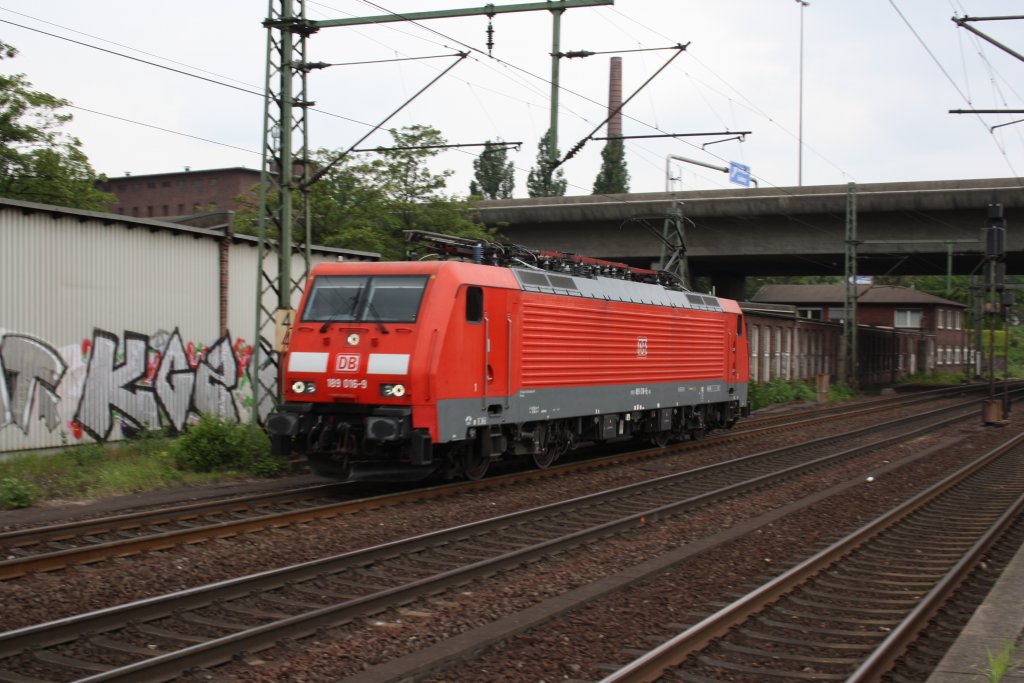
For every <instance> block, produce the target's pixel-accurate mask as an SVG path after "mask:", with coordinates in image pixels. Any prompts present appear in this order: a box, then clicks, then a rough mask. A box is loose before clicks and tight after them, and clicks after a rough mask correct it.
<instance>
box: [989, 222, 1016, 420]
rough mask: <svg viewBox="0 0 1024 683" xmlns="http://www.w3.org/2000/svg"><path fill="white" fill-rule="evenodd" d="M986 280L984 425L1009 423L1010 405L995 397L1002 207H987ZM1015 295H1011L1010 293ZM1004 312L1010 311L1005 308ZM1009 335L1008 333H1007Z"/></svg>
mask: <svg viewBox="0 0 1024 683" xmlns="http://www.w3.org/2000/svg"><path fill="white" fill-rule="evenodd" d="M985 280H986V285H987V289H988V305H989V316H988V319H989V328H988V334H989V338H988V339H989V343H988V349H989V351H988V400H987V401H985V403H984V408H983V415H982V420H983V421H984V422H985V424H1000V423H1002V422H1003V421H1004V420H1006V416H1007V414H1008V412H1009V406H1008V405H1006V403H1005V399H1004V400H1003V401H999V400H997V399H996V397H995V381H996V314H997V313H998V312H999V310H1000V307H1001V306H1000V304H1001V303H1002V302H1001V301H1000V299H1001V298H1002V294H1003V293H1004V290H1005V285H1006V219H1004V218H1003V205H1002V204H989V205H988V218H987V220H986V221H985ZM1011 294H1012V292H1011ZM1001 308H1002V311H1003V312H1004V313H1005V311H1006V310H1007V309H1006V307H1005V306H1002V307H1001ZM1004 332H1005V333H1008V332H1009V330H1004Z"/></svg>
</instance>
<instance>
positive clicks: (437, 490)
mask: <svg viewBox="0 0 1024 683" xmlns="http://www.w3.org/2000/svg"><path fill="white" fill-rule="evenodd" d="M960 391H961V389H960V388H956V389H954V390H948V389H947V390H938V391H936V392H926V393H927V394H928V396H927V397H925V398H921V397H919V396H915V397H914V398H913V399H911V400H910V401H907V400H906V399H905V398H904V397H901V398H902V399H903V400H902V401H901V402H900V405H902V404H904V403H907V404H910V405H912V404H914V403H918V402H927V401H930V400H932V399H933V398H936V397H942V396H944V395H947V394H948V393H954V394H955V393H960ZM892 407H893V406H892V404H891V403H890V402H888V401H887V402H886V404H885V405H875V406H872V407H871V408H870V409H868V410H867V411H855V414H859V413H861V412H877V411H882V410H889V409H892ZM810 412H811V416H810V417H805V416H803V415H799V416H796V419H793V418H794V416H793V415H790V416H787V417H784V418H782V419H783V423H782V424H779V425H775V426H769V427H761V428H758V429H755V430H746V431H738V432H735V433H728V434H722V435H717V436H716V437H714V438H711V439H705V440H703V441H700V442H687V443H679V444H673V445H671V446H669V447H667V448H649V449H644V450H640V451H634V452H630V453H626V454H619V455H612V456H606V457H604V458H601V459H598V460H587V461H582V462H573V463H567V464H563V465H559V466H556V467H552V468H549V469H546V470H529V471H526V472H517V473H512V474H507V475H502V476H499V477H492V478H489V479H484V480H481V481H474V482H456V483H452V484H443V485H439V486H433V487H429V488H426V489H417V490H415V491H409V492H403V493H397V494H386V495H382V496H374V497H370V498H362V499H358V500H355V501H345V502H341V503H327V504H323V505H318V506H311V507H306V508H303V509H300V510H289V511H284V512H278V513H256V514H254V516H252V517H250V518H247V519H243V520H230V521H225V522H212V523H209V524H205V525H202V526H195V527H192V528H186V529H177V530H171V531H163V532H159V533H153V534H146V535H140V536H139V537H137V538H123V539H117V540H113V541H106V542H100V543H90V544H88V545H83V546H81V547H78V548H67V549H63V550H56V551H51V552H45V553H37V554H30V555H25V556H21V557H12V558H10V559H7V560H3V561H0V581H2V580H10V579H15V578H18V577H21V576H24V575H26V574H29V573H32V572H42V571H52V570H55V569H60V568H64V567H67V566H71V565H74V564H88V563H94V562H100V561H103V560H107V559H110V558H111V557H123V556H128V555H134V554H138V553H143V552H150V551H154V550H166V549H168V548H173V547H175V546H180V545H187V544H192V543H199V542H202V541H205V540H210V539H216V538H228V537H231V536H235V535H238V534H242V533H250V532H254V531H261V530H264V529H268V528H279V527H284V526H288V525H291V524H299V523H303V522H307V521H310V520H313V519H324V518H328V517H331V516H337V515H343V514H351V513H354V512H360V511H365V510H370V509H376V508H381V507H387V506H391V505H399V504H403V503H408V502H412V501H417V500H426V499H430V498H437V497H442V496H448V495H456V494H458V493H462V492H467V491H476V490H484V489H491V488H498V487H502V486H510V485H513V484H517V483H520V482H523V481H532V480H536V479H541V478H546V477H551V476H564V475H565V474H568V473H572V472H577V471H583V470H589V469H597V468H601V467H609V466H613V465H617V464H620V463H624V462H632V461H635V460H641V459H645V458H651V457H663V456H665V455H672V454H676V453H679V452H685V451H688V450H693V449H697V448H701V447H703V446H704V445H706V444H719V443H728V442H730V441H734V440H741V439H749V438H752V437H755V436H757V435H761V434H768V433H776V432H778V431H782V430H787V431H788V430H792V429H797V428H799V427H802V426H808V425H811V424H817V423H820V422H822V421H831V420H836V419H840V418H841V417H844V416H847V415H848V413H843V414H841V415H835V414H834V413H833V411H832V409H828V410H827V412H828V414H826V415H815V412H816V411H810ZM924 415H927V413H925V414H924ZM865 431H866V430H865ZM338 486H344V484H327V485H318V486H315V487H311V488H304V489H291V490H289V491H285V492H278V493H265V494H257V495H255V496H251V497H243V498H232V499H228V500H227V501H224V500H219V501H213V502H206V503H195V504H189V505H184V506H175V507H173V508H167V509H162V510H155V511H148V512H142V513H135V514H128V515H118V516H112V517H106V518H101V519H95V520H85V521H82V522H71V523H66V524H59V525H55V526H50V527H42V528H36V529H23V530H16V531H11V532H5V533H0V547H4V546H6V547H7V548H17V549H24V548H26V547H27V546H28V545H29V544H30V543H45V542H47V541H50V540H70V539H72V538H75V537H82V536H87V535H89V534H97V533H112V532H118V531H134V530H137V529H138V528H139V527H141V526H144V525H157V524H172V523H178V522H180V521H182V520H193V519H198V518H199V517H202V516H204V515H205V516H213V515H216V514H225V513H231V512H238V511H242V510H245V509H246V508H249V509H252V508H254V507H257V506H254V505H250V503H251V502H252V501H256V502H257V503H259V504H270V503H272V502H275V501H280V502H284V501H287V500H289V497H292V498H291V499H294V497H297V496H309V497H312V496H313V495H315V494H317V493H320V492H326V491H327V490H330V489H332V487H338Z"/></svg>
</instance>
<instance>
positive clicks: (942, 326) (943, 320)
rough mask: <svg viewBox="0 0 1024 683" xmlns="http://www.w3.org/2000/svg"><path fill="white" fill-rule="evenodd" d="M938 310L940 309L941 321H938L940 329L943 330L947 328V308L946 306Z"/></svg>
mask: <svg viewBox="0 0 1024 683" xmlns="http://www.w3.org/2000/svg"><path fill="white" fill-rule="evenodd" d="M938 311H939V323H938V326H939V329H940V330H943V329H945V328H946V309H945V308H940V309H938Z"/></svg>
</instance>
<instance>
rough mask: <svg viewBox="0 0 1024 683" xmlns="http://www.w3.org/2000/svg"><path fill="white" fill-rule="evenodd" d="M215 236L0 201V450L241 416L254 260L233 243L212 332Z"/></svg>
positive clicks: (251, 330)
mask: <svg viewBox="0 0 1024 683" xmlns="http://www.w3.org/2000/svg"><path fill="white" fill-rule="evenodd" d="M222 239H223V238H222V236H221V234H220V233H219V232H217V231H212V230H202V229H193V228H183V227H179V226H175V225H171V224H166V223H161V222H158V221H146V220H138V219H126V218H125V217H122V216H114V215H106V214H94V213H89V212H81V211H73V210H67V209H60V208H57V207H45V206H43V205H32V204H26V203H19V202H13V201H11V200H0V370H2V372H0V454H2V453H4V452H11V451H21V450H30V449H36V448H50V447H58V446H62V445H64V444H70V443H77V442H85V441H89V440H114V439H118V438H122V437H123V436H124V435H127V434H131V433H133V432H134V431H136V430H138V429H140V428H156V427H158V426H167V425H171V426H175V427H180V426H182V425H184V424H185V423H186V422H187V421H188V420H190V419H194V418H195V416H196V414H197V413H198V412H199V411H203V412H207V411H209V412H218V413H220V414H223V415H224V416H225V417H228V418H232V419H240V420H246V419H248V410H246V409H245V407H244V406H245V403H246V398H247V397H248V396H251V387H250V386H249V383H248V381H247V378H246V376H245V373H246V371H247V363H248V352H249V349H251V346H252V343H253V338H254V334H255V329H256V321H255V315H256V304H255V293H256V282H257V272H256V269H257V253H258V252H257V249H256V248H255V246H254V245H253V243H252V242H251V241H241V242H238V243H234V244H232V245H231V248H230V250H229V255H228V258H229V267H228V280H227V284H228V292H229V297H228V306H227V308H228V317H227V326H228V330H227V335H226V336H225V337H223V338H222V337H221V326H220V287H221V276H220V275H221V274H220V245H221V242H222ZM335 251H337V250H334V251H332V250H323V251H322V252H319V253H315V254H314V257H313V260H314V263H315V262H319V261H324V260H336V259H337V258H338V255H337V254H336V253H335ZM274 259H276V256H275V255H273V254H269V255H268V256H267V263H268V265H269V266H270V267H271V268H274V266H275V261H274ZM292 267H293V273H295V274H300V273H301V272H302V268H303V263H302V259H301V258H300V257H295V258H294V259H293V266H292ZM269 303H270V308H271V309H272V308H274V307H275V306H276V302H269ZM296 303H297V300H296Z"/></svg>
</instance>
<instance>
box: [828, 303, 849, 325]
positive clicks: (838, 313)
mask: <svg viewBox="0 0 1024 683" xmlns="http://www.w3.org/2000/svg"><path fill="white" fill-rule="evenodd" d="M828 319H829V321H831V322H834V323H841V322H843V321H844V320H846V309H845V308H843V307H842V306H829V309H828Z"/></svg>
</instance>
